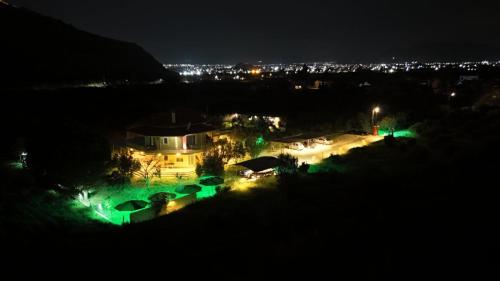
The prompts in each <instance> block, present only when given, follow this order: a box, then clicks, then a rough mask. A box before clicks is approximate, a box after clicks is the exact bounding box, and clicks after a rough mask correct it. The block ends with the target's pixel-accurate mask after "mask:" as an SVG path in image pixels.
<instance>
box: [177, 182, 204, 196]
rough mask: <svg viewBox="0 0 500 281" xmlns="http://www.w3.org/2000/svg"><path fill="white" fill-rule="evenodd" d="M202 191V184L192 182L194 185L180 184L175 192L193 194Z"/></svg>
mask: <svg viewBox="0 0 500 281" xmlns="http://www.w3.org/2000/svg"><path fill="white" fill-rule="evenodd" d="M199 191H201V186H198V185H195V184H192V185H183V186H179V187H177V188H176V189H175V192H177V193H181V194H193V193H196V192H199Z"/></svg>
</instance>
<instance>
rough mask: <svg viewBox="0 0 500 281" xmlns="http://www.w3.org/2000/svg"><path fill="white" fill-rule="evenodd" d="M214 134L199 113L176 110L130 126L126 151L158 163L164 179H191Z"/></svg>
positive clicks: (135, 156) (141, 159) (144, 159)
mask: <svg viewBox="0 0 500 281" xmlns="http://www.w3.org/2000/svg"><path fill="white" fill-rule="evenodd" d="M213 131H214V127H213V126H211V125H209V124H208V123H206V120H205V118H203V116H202V115H201V114H200V113H198V112H195V111H191V110H176V111H171V112H168V113H162V114H156V115H153V116H150V117H148V118H145V119H144V120H141V121H139V122H137V123H135V124H133V125H132V126H130V127H129V128H128V129H127V136H126V147H127V149H129V150H130V151H132V152H133V156H134V158H136V159H137V160H139V161H147V160H150V159H154V160H156V161H158V162H159V166H160V168H161V177H189V176H194V175H195V169H196V164H198V163H201V161H202V157H203V152H204V150H205V149H206V148H207V145H208V144H209V141H210V139H211V138H212V133H213Z"/></svg>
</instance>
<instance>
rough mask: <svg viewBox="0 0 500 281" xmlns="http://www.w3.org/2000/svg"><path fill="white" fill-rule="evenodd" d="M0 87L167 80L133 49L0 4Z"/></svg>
mask: <svg viewBox="0 0 500 281" xmlns="http://www.w3.org/2000/svg"><path fill="white" fill-rule="evenodd" d="M0 34H2V40H1V44H0V61H1V62H2V63H1V64H0V72H1V73H2V75H0V83H1V84H0V85H1V86H6V85H7V86H9V85H10V86H14V85H22V86H33V85H41V84H43V85H47V84H49V85H53V84H56V85H57V84H75V83H85V82H91V81H103V80H104V81H108V82H114V81H124V80H128V81H130V82H145V81H155V80H158V79H160V78H163V79H168V78H169V77H171V76H172V74H170V73H169V72H168V71H166V70H165V69H164V67H163V66H162V65H161V64H160V63H159V62H158V61H156V60H155V59H154V58H153V57H152V56H151V55H150V54H149V53H147V52H146V51H144V50H143V49H142V48H141V47H139V46H138V45H136V44H133V43H128V42H122V41H118V40H112V39H107V38H104V37H100V36H97V35H93V34H90V33H87V32H84V31H80V30H78V29H76V28H74V27H72V26H70V25H68V24H65V23H63V22H61V21H59V20H55V19H52V18H49V17H46V16H43V15H40V14H37V13H35V12H32V11H29V10H26V9H23V8H16V7H13V6H9V5H7V4H3V3H0Z"/></svg>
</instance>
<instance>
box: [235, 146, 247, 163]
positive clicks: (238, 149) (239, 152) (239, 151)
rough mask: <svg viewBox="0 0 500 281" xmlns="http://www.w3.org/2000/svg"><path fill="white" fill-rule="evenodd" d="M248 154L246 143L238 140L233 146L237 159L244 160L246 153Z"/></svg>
mask: <svg viewBox="0 0 500 281" xmlns="http://www.w3.org/2000/svg"><path fill="white" fill-rule="evenodd" d="M246 154H247V150H246V149H245V145H244V144H243V142H241V141H238V142H236V143H235V144H234V146H233V156H234V159H235V160H236V161H238V160H242V159H243V158H245V155H246Z"/></svg>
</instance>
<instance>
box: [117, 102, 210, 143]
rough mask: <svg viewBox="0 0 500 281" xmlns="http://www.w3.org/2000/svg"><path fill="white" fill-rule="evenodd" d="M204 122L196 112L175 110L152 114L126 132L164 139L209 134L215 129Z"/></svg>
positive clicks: (203, 117) (203, 118) (202, 116)
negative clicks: (162, 137)
mask: <svg viewBox="0 0 500 281" xmlns="http://www.w3.org/2000/svg"><path fill="white" fill-rule="evenodd" d="M205 122H206V118H205V116H204V115H203V114H201V113H200V112H198V111H195V110H191V109H175V110H171V111H169V112H162V113H156V114H152V115H150V116H148V117H146V118H143V119H141V120H139V121H138V122H135V123H134V124H132V125H131V126H129V127H128V129H127V130H128V131H129V132H132V133H136V134H140V135H143V136H155V137H161V136H164V137H166V136H185V135H189V134H197V133H203V132H210V131H213V130H214V129H215V128H214V127H213V126H211V125H209V124H207V123H205Z"/></svg>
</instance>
